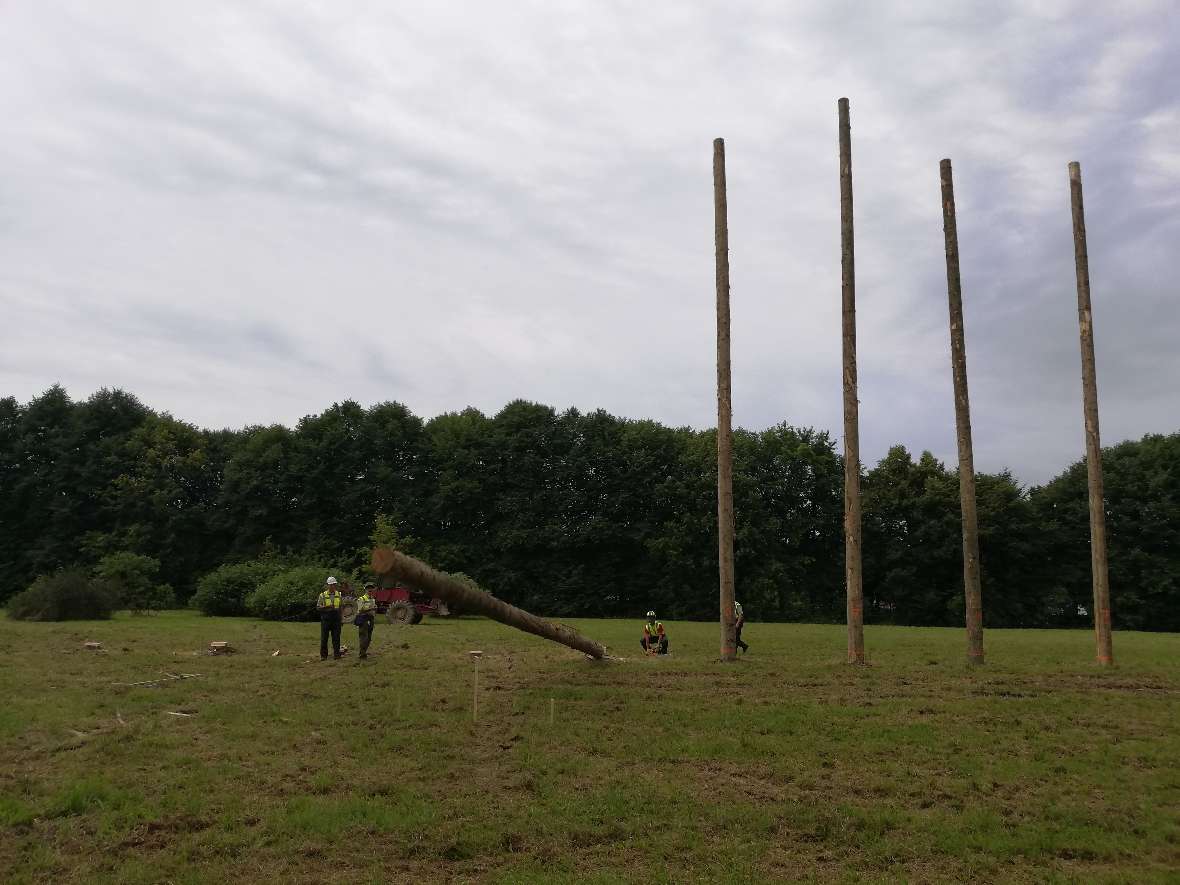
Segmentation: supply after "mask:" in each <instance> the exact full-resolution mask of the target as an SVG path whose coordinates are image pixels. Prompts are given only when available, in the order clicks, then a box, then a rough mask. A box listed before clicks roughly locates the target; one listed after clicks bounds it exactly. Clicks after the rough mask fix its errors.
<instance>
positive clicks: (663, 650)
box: [640, 612, 668, 655]
mask: <svg viewBox="0 0 1180 885" xmlns="http://www.w3.org/2000/svg"><path fill="white" fill-rule="evenodd" d="M640 644H641V645H642V646H643V650H644V651H645V652H646V653H647V654H649V655H666V654H667V653H668V634H667V633H665V632H664V625H663V624H662V623H660V622H659V621H657V620H656V613H655V612H648V613H647V622H646V623H645V624H644V625H643V639H642V641H641V643H640Z"/></svg>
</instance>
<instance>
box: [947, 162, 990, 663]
mask: <svg viewBox="0 0 1180 885" xmlns="http://www.w3.org/2000/svg"><path fill="white" fill-rule="evenodd" d="M938 171H939V178H940V179H941V180H942V234H943V239H944V240H945V244H946V291H947V298H948V300H949V303H950V323H951V375H952V377H953V379H954V385H955V432H956V435H957V436H958V439H959V503H960V506H961V508H962V511H963V596H964V598H965V601H966V604H967V605H966V607H967V663H969V664H982V663H983V594H982V592H981V590H980V586H979V522H978V519H977V518H976V513H975V455H974V453H973V451H972V448H971V405H970V400H969V398H968V396H967V345H966V342H965V340H964V336H965V333H964V330H963V290H962V287H961V285H960V282H959V228H958V225H957V223H956V221H955V183H954V179H953V178H952V175H951V161H950V160H943V161H942V162H941V163H939V164H938Z"/></svg>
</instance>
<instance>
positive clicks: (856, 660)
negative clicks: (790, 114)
mask: <svg viewBox="0 0 1180 885" xmlns="http://www.w3.org/2000/svg"><path fill="white" fill-rule="evenodd" d="M838 107H839V113H840V292H841V299H842V302H843V310H842V312H841V313H842V327H843V341H844V585H845V590H846V592H847V596H848V603H847V608H848V611H847V618H848V663H850V664H863V663H864V662H865V630H864V589H863V586H862V582H861V553H860V551H861V542H860V539H861V519H860V418H859V411H860V409H859V403H858V401H857V398H856V263H855V260H854V256H855V250H854V248H853V239H852V134H851V128H850V126H849V123H848V99H847V98H842V99H840V101H839V102H838Z"/></svg>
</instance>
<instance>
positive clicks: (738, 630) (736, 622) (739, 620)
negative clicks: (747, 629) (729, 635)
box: [733, 600, 750, 654]
mask: <svg viewBox="0 0 1180 885" xmlns="http://www.w3.org/2000/svg"><path fill="white" fill-rule="evenodd" d="M745 624H746V613H745V612H743V611H742V604H741V603H740V602H738V601H737V600H734V603H733V626H734V639H736V640H737V643H736V644H737V647H738V648H740V649H741V650H742V654H745V653H746V652H748V651H749V650H750V644H749V643H748V642H742V627H744V626H745Z"/></svg>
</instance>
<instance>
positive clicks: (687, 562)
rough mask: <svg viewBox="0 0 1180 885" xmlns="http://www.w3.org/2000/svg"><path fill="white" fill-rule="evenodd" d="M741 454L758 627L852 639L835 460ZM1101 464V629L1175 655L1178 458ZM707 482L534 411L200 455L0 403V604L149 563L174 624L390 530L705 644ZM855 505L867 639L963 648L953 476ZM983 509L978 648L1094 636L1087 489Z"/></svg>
mask: <svg viewBox="0 0 1180 885" xmlns="http://www.w3.org/2000/svg"><path fill="white" fill-rule="evenodd" d="M1078 438H1079V446H1080V445H1081V433H1080V431H1079V434H1078ZM734 453H735V454H734V457H735V476H734V489H735V500H736V522H737V547H736V556H737V575H738V597H739V599H740V600H741V601H742V603H743V604H744V606H745V609H746V612H747V614H748V615H749V616H750V617H751V618H754V619H759V620H807V621H838V620H841V619H842V618H843V613H844V595H843V583H842V562H843V540H842V533H841V502H842V466H841V458H840V455H839V454H838V453H837V451H836V446H835V444H834V441H833V439H832V438H831V437H830V436H829V435H828V434H827V433H826V432H822V431H816V430H811V429H806V428H794V427H791V426H788V425H787V424H781V425H778V426H776V427H772V428H770V429H768V430H763V431H761V432H757V433H755V432H747V431H738V432H737V433H736V434H735V440H734ZM1104 458H1105V462H1104V463H1105V468H1106V491H1107V519H1108V526H1109V531H1110V545H1111V550H1110V560H1111V587H1112V597H1113V606H1112V607H1113V610H1114V611H1113V614H1114V620H1115V624H1116V626H1118V627H1121V628H1124V629H1145V630H1180V434H1173V435H1171V436H1148V437H1145V438H1144V439H1143V440H1141V441H1139V442H1127V443H1123V444H1121V445H1118V446H1114V447H1111V448H1108V449H1107V450H1106V451H1105V455H1104ZM715 471H716V455H715V446H714V435H713V433H712V432H711V431H694V430H690V429H687V428H669V427H664V426H662V425H660V424H657V423H655V422H652V421H635V420H624V419H620V418H616V417H613V416H611V415H608V414H606V413H605V412H602V411H598V412H592V413H589V414H584V413H581V412H578V411H576V410H570V411H566V412H561V413H558V412H556V411H554V410H553V409H551V408H549V407H546V406H542V405H537V404H534V403H529V402H524V401H517V402H513V403H510V404H509V405H507V406H506V407H505V408H504V409H503V410H502V411H500V412H499V413H498V414H497V415H495V416H492V417H489V416H486V415H483V414H482V413H480V412H478V411H476V410H474V409H468V410H466V411H463V412H459V413H452V414H446V415H441V416H439V417H436V418H432V419H430V420H428V421H424V420H422V419H420V418H418V417H416V416H414V415H413V414H411V413H410V412H409V411H408V410H407V409H406V408H404V407H403V406H401V405H398V404H396V403H383V404H381V405H377V406H374V407H372V408H370V409H365V408H363V407H361V406H359V405H357V404H356V403H352V402H345V403H342V404H338V405H334V406H332V407H331V408H329V409H327V410H326V411H324V412H323V413H322V414H320V415H314V416H309V417H307V418H304V419H303V420H302V421H300V422H299V424H298V426H297V427H295V428H294V429H290V428H287V427H283V426H270V427H249V428H246V429H244V430H240V431H228V430H220V431H209V430H201V429H198V428H196V427H193V426H192V425H190V424H186V423H184V422H182V421H178V420H176V419H174V418H172V417H170V416H168V415H162V414H158V413H156V412H154V411H152V410H151V409H148V408H147V407H145V406H144V405H142V404H141V403H140V402H139V401H138V400H137V399H136V398H135V397H134V396H132V395H130V394H127V393H124V392H121V391H117V390H116V391H107V390H104V391H100V392H99V393H96V394H95V395H93V396H92V397H90V398H89V399H87V400H86V401H84V402H72V401H71V400H70V398H69V397H68V396H67V395H66V393H65V391H64V390H63V389H61V388H60V387H53V388H51V389H49V390H47V391H46V392H45V393H44V394H42V395H41V396H39V397H37V398H36V399H34V400H32V401H31V402H29V403H27V404H21V403H19V402H17V400H16V399H14V398H12V397H9V398H6V399H2V400H0V601H2V600H4V599H7V598H8V597H10V596H11V595H12V594H13V593H15V592H17V591H19V590H22V589H24V588H25V587H26V586H28V585H29V584H30V582H31V581H32V580H33V579H34V578H36V577H37V576H38V575H41V574H46V573H49V572H52V571H53V570H55V569H58V568H61V567H65V566H83V567H86V566H89V565H92V564H93V563H96V562H98V561H99V560H100V559H102V558H103V557H104V556H107V555H108V554H111V553H115V552H121V551H129V552H134V553H138V554H143V555H147V556H151V557H154V558H156V559H158V560H159V561H160V562H161V563H162V569H161V575H160V577H161V579H162V580H166V581H167V582H168V583H170V584H171V585H172V587H173V588H174V589H175V591H176V593H177V595H178V597H179V598H180V599H181V600H183V599H185V598H187V597H188V596H189V595H191V594H192V592H193V589H194V587H195V585H196V581H197V579H198V578H200V577H201V576H202V575H203V574H205V573H207V572H209V571H210V570H212V569H213V568H215V567H217V566H218V565H220V564H222V563H225V562H235V561H244V560H249V559H253V558H255V557H257V556H259V555H260V554H262V553H263V552H265V551H278V552H280V553H284V554H288V555H291V556H296V557H304V558H305V559H306V560H307V561H320V562H323V561H331V562H350V563H352V564H354V565H356V566H358V567H360V566H363V552H362V551H364V550H365V549H366V548H367V546H368V543H369V537H370V534H371V533H372V531H373V527H374V522H375V520H376V518H377V517H378V515H382V516H383V517H385V518H386V519H388V521H390V522H392V524H393V525H394V526H395V527H396V529H397V531H398V533H399V534H400V535H401V536H402V537H405V538H412V539H414V540H413V543H414V550H415V552H417V553H419V554H420V555H423V556H425V557H427V558H428V559H429V560H430V561H431V562H432V563H433V564H435V565H436V566H438V567H439V568H443V569H447V570H452V571H462V572H464V573H466V574H468V575H471V576H472V577H474V578H475V579H476V580H478V581H479V582H480V583H481V584H482V585H483V586H484V587H486V588H487V589H488V590H490V591H492V592H494V593H496V594H497V595H498V596H501V597H502V598H504V599H507V600H509V601H511V602H514V603H516V604H519V605H522V606H524V607H525V608H528V609H530V610H534V611H536V612H538V613H543V614H547V615H552V616H570V615H587V616H626V617H634V616H638V615H641V614H642V613H643V612H644V611H646V610H647V609H649V608H655V609H657V610H658V611H659V612H660V613H661V615H662V616H663V617H668V618H710V617H713V616H715V612H716V606H717V590H716V540H715V539H716V520H717V515H716V472H715ZM863 484H864V485H863V489H864V519H865V540H864V557H865V563H864V575H865V616H866V620H867V621H869V622H870V623H872V622H876V623H897V624H929V625H937V624H945V625H958V624H961V623H962V606H963V601H962V578H961V564H960V562H961V560H960V546H959V545H960V536H959V505H958V480H957V477H956V475H955V471H954V470H953V469H947V467H946V466H945V465H944V464H942V463H941V462H939V461H937V460H936V459H935V458H934V457H933V456H931V455H930V454H928V453H924V454H922V455H921V456H920V457H918V458H917V459H915V458H914V457H912V456H911V455H910V454H909V453H908V452H907V451H906V450H905V449H904V448H901V447H895V448H894V449H892V450H891V451H890V452H889V454H888V455H887V456H886V457H885V458H884V459H882V460H881V462H880V463H878V464H877V465H876V466H875V467H873V468H871V469H869V470H867V471H866V472H865V473H864V479H863ZM978 494H979V519H980V527H981V556H982V563H983V593H984V616H985V622H986V623H987V624H988V625H990V626H1072V625H1076V626H1084V625H1087V624H1089V623H1090V620H1089V616H1088V615H1087V614H1086V612H1087V611H1088V609H1089V604H1090V603H1089V600H1090V560H1089V552H1088V548H1089V528H1088V522H1087V508H1086V476H1085V466H1084V464H1083V463H1081V462H1079V463H1077V464H1074V465H1072V466H1071V467H1069V468H1068V469H1066V470H1065V471H1064V472H1063V473H1062V474H1061V475H1060V476H1059V477H1057V478H1056V479H1054V480H1053V481H1052V482H1050V483H1048V484H1047V485H1045V486H1043V487H1039V488H1032V489H1023V488H1022V487H1021V486H1020V485H1019V484H1018V482H1017V481H1016V480H1015V479H1014V478H1013V477H1012V476H1011V475H1009V474H1007V473H1000V474H981V475H980V476H979V491H978ZM311 589H313V588H309V592H311Z"/></svg>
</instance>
